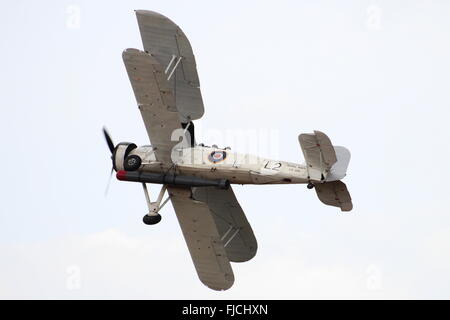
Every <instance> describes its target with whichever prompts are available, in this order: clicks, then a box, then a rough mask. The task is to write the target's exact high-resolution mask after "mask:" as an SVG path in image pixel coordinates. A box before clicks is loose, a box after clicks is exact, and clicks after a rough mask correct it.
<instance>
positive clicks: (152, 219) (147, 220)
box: [142, 213, 161, 225]
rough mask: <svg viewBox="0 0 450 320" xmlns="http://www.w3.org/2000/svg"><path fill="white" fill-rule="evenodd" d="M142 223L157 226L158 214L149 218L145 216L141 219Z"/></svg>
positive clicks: (159, 217) (159, 216) (159, 219)
mask: <svg viewBox="0 0 450 320" xmlns="http://www.w3.org/2000/svg"><path fill="white" fill-rule="evenodd" d="M142 221H144V223H145V224H147V225H152V224H157V223H158V222H160V221H161V215H160V214H159V213H157V214H155V215H151V216H149V215H148V214H146V215H145V216H144V218H142Z"/></svg>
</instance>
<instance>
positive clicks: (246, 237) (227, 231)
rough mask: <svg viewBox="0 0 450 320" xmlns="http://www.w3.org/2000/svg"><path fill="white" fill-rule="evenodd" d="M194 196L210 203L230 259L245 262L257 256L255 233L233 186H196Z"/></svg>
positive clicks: (209, 205)
mask: <svg viewBox="0 0 450 320" xmlns="http://www.w3.org/2000/svg"><path fill="white" fill-rule="evenodd" d="M193 197H194V199H195V200H200V201H202V202H205V203H206V204H207V205H208V207H209V209H210V211H211V213H212V214H213V217H214V220H215V222H216V225H217V229H218V231H219V234H220V236H221V238H222V240H223V242H224V244H225V250H226V252H227V256H228V259H230V261H233V262H244V261H248V260H250V259H251V258H253V257H254V256H255V254H256V250H257V248H258V244H257V242H256V238H255V235H254V234H253V230H252V227H251V226H250V224H249V223H248V220H247V218H246V217H245V213H244V211H243V210H242V208H241V206H240V205H239V202H238V201H237V199H236V196H235V195H234V192H233V189H231V187H230V188H229V189H228V190H222V189H217V188H215V187H201V188H195V189H194V192H193Z"/></svg>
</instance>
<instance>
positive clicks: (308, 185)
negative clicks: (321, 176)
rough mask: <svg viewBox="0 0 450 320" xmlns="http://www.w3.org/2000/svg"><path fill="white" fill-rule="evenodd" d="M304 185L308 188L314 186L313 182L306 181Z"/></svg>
mask: <svg viewBox="0 0 450 320" xmlns="http://www.w3.org/2000/svg"><path fill="white" fill-rule="evenodd" d="M306 187H307V188H308V189H312V188H314V184H313V183H311V182H310V183H308V184H307V185H306Z"/></svg>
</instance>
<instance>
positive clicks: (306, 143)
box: [298, 131, 353, 211]
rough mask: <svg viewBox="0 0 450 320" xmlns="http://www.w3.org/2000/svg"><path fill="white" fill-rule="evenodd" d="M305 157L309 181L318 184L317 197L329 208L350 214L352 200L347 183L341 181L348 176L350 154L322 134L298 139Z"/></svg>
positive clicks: (316, 186)
mask: <svg viewBox="0 0 450 320" xmlns="http://www.w3.org/2000/svg"><path fill="white" fill-rule="evenodd" d="M298 140H299V142H300V146H301V148H302V151H303V155H304V157H305V162H306V168H307V172H308V179H309V180H310V181H313V182H315V183H314V185H315V188H316V192H317V196H318V197H319V199H320V201H322V202H323V203H325V204H326V205H330V206H335V207H339V208H341V210H342V211H350V210H352V208H353V205H352V199H351V197H350V194H349V192H348V190H347V186H346V185H345V183H343V182H342V181H340V180H341V179H343V178H344V177H345V176H346V174H347V168H348V164H349V162H350V151H349V150H348V149H346V148H344V147H338V146H336V147H335V146H333V145H332V144H331V141H330V138H328V136H327V135H326V134H325V133H323V132H320V131H314V133H313V134H305V133H303V134H301V135H299V136H298Z"/></svg>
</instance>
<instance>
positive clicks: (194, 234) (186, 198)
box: [168, 186, 234, 290]
mask: <svg viewBox="0 0 450 320" xmlns="http://www.w3.org/2000/svg"><path fill="white" fill-rule="evenodd" d="M168 190H169V195H170V199H171V200H172V204H173V207H174V209H175V213H176V215H177V218H178V222H179V223H180V226H181V231H182V232H183V236H184V239H185V240H186V244H187V246H188V249H189V252H190V254H191V257H192V261H193V262H194V266H195V269H196V270H197V274H198V277H199V278H200V280H201V281H202V282H203V283H204V284H205V285H206V286H208V287H209V288H211V289H214V290H226V289H229V288H230V287H231V286H232V285H233V282H234V275H233V270H232V269H231V265H230V261H229V260H228V257H227V253H226V252H225V248H224V246H223V242H222V240H221V239H220V236H219V232H218V231H217V227H216V224H215V221H214V218H213V217H212V215H211V212H210V210H209V208H208V205H207V204H206V203H204V202H201V201H197V200H194V199H192V198H191V189H190V188H178V187H172V186H169V187H168Z"/></svg>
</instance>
